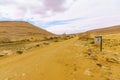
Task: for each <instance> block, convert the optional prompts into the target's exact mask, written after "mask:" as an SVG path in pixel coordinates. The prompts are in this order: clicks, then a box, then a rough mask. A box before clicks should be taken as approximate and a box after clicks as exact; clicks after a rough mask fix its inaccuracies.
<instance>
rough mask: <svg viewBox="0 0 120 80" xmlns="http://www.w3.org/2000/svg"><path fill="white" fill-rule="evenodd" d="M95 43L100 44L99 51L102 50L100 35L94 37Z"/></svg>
mask: <svg viewBox="0 0 120 80" xmlns="http://www.w3.org/2000/svg"><path fill="white" fill-rule="evenodd" d="M95 44H98V45H99V46H100V52H102V36H96V37H95Z"/></svg>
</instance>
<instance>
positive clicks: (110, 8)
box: [0, 0, 120, 34]
mask: <svg viewBox="0 0 120 80" xmlns="http://www.w3.org/2000/svg"><path fill="white" fill-rule="evenodd" d="M6 20H7V21H9V20H10V21H14V20H17V21H27V22H29V23H31V24H34V25H36V26H38V27H40V28H43V29H45V30H47V31H49V32H52V33H55V34H64V33H67V34H73V33H80V32H85V31H88V30H92V29H97V28H104V27H109V26H113V25H120V0H0V21H6Z"/></svg>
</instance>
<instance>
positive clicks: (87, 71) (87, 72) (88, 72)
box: [84, 69, 92, 76]
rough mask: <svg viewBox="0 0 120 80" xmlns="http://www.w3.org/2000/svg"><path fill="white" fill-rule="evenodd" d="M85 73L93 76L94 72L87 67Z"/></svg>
mask: <svg viewBox="0 0 120 80" xmlns="http://www.w3.org/2000/svg"><path fill="white" fill-rule="evenodd" d="M84 74H85V75H87V76H92V72H91V71H90V70H89V69H86V70H85V72H84Z"/></svg>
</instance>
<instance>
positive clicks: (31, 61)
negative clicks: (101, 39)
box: [0, 38, 109, 80]
mask: <svg viewBox="0 0 120 80" xmlns="http://www.w3.org/2000/svg"><path fill="white" fill-rule="evenodd" d="M83 49H84V47H82V46H80V45H79V44H77V38H74V39H70V40H66V41H64V42H57V43H54V44H51V45H48V46H46V47H44V48H36V49H33V50H31V51H29V52H26V53H24V54H22V55H17V56H11V57H8V58H6V59H2V60H0V80H96V79H97V80H107V77H108V76H109V73H108V71H107V70H103V72H102V70H101V69H100V68H99V67H98V66H97V65H96V62H95V61H93V60H89V59H88V58H85V56H83V55H82V50H83ZM102 74H106V76H104V75H102Z"/></svg>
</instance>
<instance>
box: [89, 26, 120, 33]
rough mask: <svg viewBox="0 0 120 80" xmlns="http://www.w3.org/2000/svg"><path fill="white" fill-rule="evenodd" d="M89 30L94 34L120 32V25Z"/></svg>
mask: <svg viewBox="0 0 120 80" xmlns="http://www.w3.org/2000/svg"><path fill="white" fill-rule="evenodd" d="M87 32H88V33H92V34H117V33H120V25H117V26H111V27H107V28H101V29H95V30H90V31H87Z"/></svg>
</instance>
